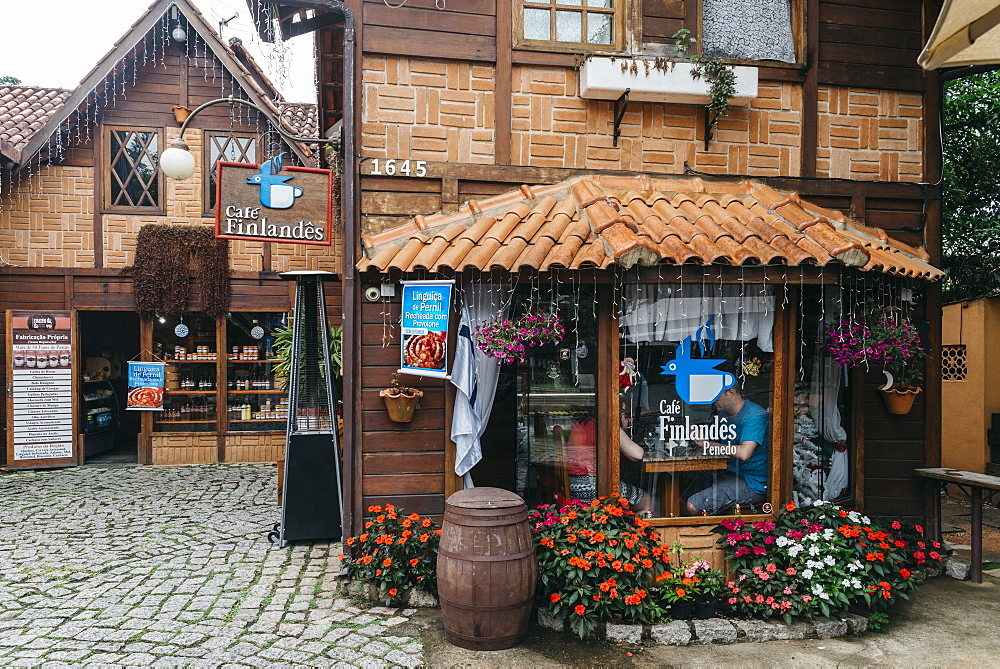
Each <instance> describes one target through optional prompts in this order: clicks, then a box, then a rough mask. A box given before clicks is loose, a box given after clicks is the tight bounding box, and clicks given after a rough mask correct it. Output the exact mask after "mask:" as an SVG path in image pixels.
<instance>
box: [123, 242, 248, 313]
mask: <svg viewBox="0 0 1000 669" xmlns="http://www.w3.org/2000/svg"><path fill="white" fill-rule="evenodd" d="M192 272H194V274H195V276H196V278H197V279H198V285H199V287H200V288H201V305H202V311H204V312H205V313H206V314H207V315H209V316H211V317H212V318H218V317H219V316H223V315H225V314H226V312H228V311H229V300H230V296H231V292H230V284H229V279H230V275H231V274H232V271H231V270H230V269H229V244H228V242H227V241H226V240H225V239H216V238H215V228H214V226H211V225H200V224H195V223H147V224H146V225H144V226H142V227H141V228H140V229H139V234H138V235H137V236H136V250H135V262H134V264H133V265H132V266H131V267H126V268H125V269H124V270H123V273H124V274H128V275H131V276H132V279H133V281H134V293H135V310H136V311H137V312H139V315H140V316H143V317H145V318H152V317H153V316H158V315H177V314H181V313H184V311H186V310H187V302H188V297H189V293H190V291H191V281H190V277H191V273H192Z"/></svg>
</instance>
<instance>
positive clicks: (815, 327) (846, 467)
mask: <svg viewBox="0 0 1000 669" xmlns="http://www.w3.org/2000/svg"><path fill="white" fill-rule="evenodd" d="M802 290H803V296H802V300H801V305H802V306H801V310H802V313H801V314H800V327H801V331H802V334H801V337H802V339H801V342H800V345H799V346H798V347H797V361H796V372H795V398H794V403H795V404H794V421H793V423H792V498H793V500H794V501H795V502H796V503H798V504H800V505H806V504H812V503H813V502H814V501H816V500H826V501H829V502H839V501H843V500H846V499H848V498H849V497H850V496H851V481H852V478H853V477H852V472H851V459H852V458H851V450H852V446H851V439H850V435H851V430H850V424H849V417H850V415H851V387H850V384H849V379H850V376H849V374H848V372H847V371H846V370H845V369H844V368H842V367H839V366H838V365H837V364H836V363H835V362H834V361H833V358H831V356H830V355H829V354H828V353H827V351H826V348H825V346H824V344H823V342H824V338H825V331H826V330H827V328H828V327H829V326H830V325H831V324H832V323H834V322H835V321H836V320H837V319H838V318H839V317H840V309H841V305H842V303H843V302H842V297H841V290H840V288H839V287H836V286H825V287H824V286H805V287H803V288H802Z"/></svg>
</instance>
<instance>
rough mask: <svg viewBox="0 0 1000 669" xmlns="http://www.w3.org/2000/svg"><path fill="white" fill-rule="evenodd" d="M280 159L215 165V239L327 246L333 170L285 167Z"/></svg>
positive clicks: (331, 212)
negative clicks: (261, 162) (216, 168)
mask: <svg viewBox="0 0 1000 669" xmlns="http://www.w3.org/2000/svg"><path fill="white" fill-rule="evenodd" d="M283 155H284V154H279V155H277V156H275V157H274V158H272V159H271V160H267V161H265V162H264V163H263V164H261V165H249V164H245V163H227V162H222V161H219V163H218V174H217V176H216V198H215V203H216V204H215V236H216V237H218V238H220V239H249V240H254V241H261V242H286V243H290V244H317V245H323V246H329V245H330V244H331V243H332V237H331V234H330V232H331V225H330V221H331V219H332V216H333V172H332V171H331V170H320V169H313V168H308V167H284V166H283V164H282V156H283Z"/></svg>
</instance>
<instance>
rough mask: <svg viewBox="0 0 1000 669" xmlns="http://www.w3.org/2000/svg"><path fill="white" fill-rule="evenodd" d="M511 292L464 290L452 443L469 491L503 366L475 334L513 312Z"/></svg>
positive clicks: (486, 287) (488, 287)
mask: <svg viewBox="0 0 1000 669" xmlns="http://www.w3.org/2000/svg"><path fill="white" fill-rule="evenodd" d="M509 297H510V288H509V287H503V286H500V285H498V284H491V283H470V284H466V285H464V286H462V318H461V320H460V321H459V325H458V340H457V343H456V344H455V363H454V366H453V369H452V373H451V383H452V385H454V386H455V388H456V393H455V411H454V415H453V416H452V421H451V439H452V441H454V442H455V446H456V448H455V473H456V474H458V475H459V476H461V477H463V480H464V482H465V487H466V488H471V487H473V482H472V475H471V474H470V473H469V472H470V471H471V470H472V468H473V467H475V466H476V463H477V462H479V461H480V460H482V458H483V450H482V446H481V444H480V441H479V438H480V437H481V436H482V434H483V431H484V430H486V425H487V424H488V423H489V419H490V412H491V411H492V410H493V399H494V397H495V396H496V390H497V379H498V378H499V376H500V363H499V361H497V359H496V358H493V357H490V356H488V355H486V354H485V353H483V352H482V351H481V350H479V347H478V346H477V345H476V342H475V340H474V339H473V338H472V333H473V332H474V331H475V329H476V326H478V325H481V324H483V323H485V322H486V321H488V320H490V319H492V318H494V317H496V316H497V315H500V316H501V317H506V316H507V312H508V311H509V303H510V299H509Z"/></svg>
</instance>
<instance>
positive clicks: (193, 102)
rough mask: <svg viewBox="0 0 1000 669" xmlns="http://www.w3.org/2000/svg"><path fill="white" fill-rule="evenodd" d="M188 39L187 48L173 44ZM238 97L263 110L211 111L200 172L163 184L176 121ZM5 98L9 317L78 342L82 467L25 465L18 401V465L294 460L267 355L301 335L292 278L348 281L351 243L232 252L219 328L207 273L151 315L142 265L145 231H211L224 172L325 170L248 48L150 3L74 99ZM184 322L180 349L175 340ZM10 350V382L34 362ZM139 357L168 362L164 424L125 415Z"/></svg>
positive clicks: (3, 224) (44, 92) (75, 399)
mask: <svg viewBox="0 0 1000 669" xmlns="http://www.w3.org/2000/svg"><path fill="white" fill-rule="evenodd" d="M176 31H180V33H182V34H183V36H184V39H183V40H178V39H177V37H174V36H171V33H173V32H176ZM228 96H234V97H237V98H243V99H247V100H250V101H252V102H254V103H255V104H256V105H257V106H258V107H259V108H260V109H262V110H263V111H262V112H260V113H258V112H256V111H254V110H252V109H249V108H247V107H240V106H232V107H231V106H230V105H216V106H213V107H209V108H206V109H205V110H204V111H203V112H202V113H200V114H198V115H197V116H196V117H195V118H194V119H193V120H192V123H191V124H190V126H189V127H188V129H187V131H186V132H185V134H184V140H185V141H186V142H187V143H188V145H189V146H190V148H191V152H192V153H193V155H194V156H195V160H196V166H197V169H196V172H195V175H194V176H193V177H192V178H191V179H188V180H186V181H170V180H168V179H166V178H165V177H164V176H163V174H162V173H161V172H160V170H159V169H158V157H159V154H160V153H162V151H163V150H164V149H166V148H167V146H169V144H170V142H171V141H173V140H174V139H176V138H177V137H178V134H179V129H180V125H181V120H183V119H181V118H180V117H178V116H175V113H174V110H172V107H173V108H174V109H179V108H184V109H186V110H188V111H190V110H191V109H194V108H196V107H198V106H199V105H201V104H202V103H204V102H207V101H209V100H213V99H217V98H222V97H228ZM0 97H2V98H3V104H4V106H5V108H6V110H7V111H8V113H9V115H8V116H7V120H6V121H5V124H4V127H3V137H2V139H3V146H2V147H0V148H2V152H3V158H2V160H0V163H2V164H0V168H2V169H0V179H2V184H3V187H2V194H0V203H2V205H0V255H2V261H3V262H2V267H0V308H2V309H4V310H8V312H9V311H30V312H33V313H35V312H37V313H53V312H66V313H68V314H69V316H70V320H71V322H72V330H73V335H72V336H73V342H72V361H73V363H72V397H71V401H72V412H73V413H72V415H73V419H72V435H73V449H72V454H71V455H70V456H69V457H62V458H57V459H52V458H42V459H35V458H32V457H27V458H21V457H18V452H22V453H24V452H26V451H21V450H20V444H19V443H18V442H16V440H15V436H16V430H14V429H13V428H14V421H15V416H14V412H13V410H12V409H13V407H14V402H15V396H16V393H12V392H8V393H7V398H6V401H5V402H4V403H3V406H2V408H0V410H2V411H3V413H4V420H5V425H6V430H5V434H6V440H5V441H6V447H5V448H4V449H0V451H2V455H0V457H2V458H3V461H4V464H5V465H6V466H7V467H12V468H18V467H29V468H31V467H46V466H66V465H74V464H83V463H84V462H85V461H86V460H88V459H91V458H93V457H98V458H106V457H109V456H115V457H116V458H117V459H124V460H131V461H137V462H138V463H140V464H187V463H202V462H273V461H275V460H277V459H279V458H281V457H282V453H283V450H284V438H285V420H284V412H283V409H282V407H283V398H284V397H285V396H286V393H285V392H284V390H282V389H281V387H280V382H278V381H277V380H276V379H275V378H274V375H273V372H272V367H273V357H274V356H273V349H272V347H271V345H272V344H273V335H274V331H275V330H276V329H277V328H279V327H280V326H281V325H282V324H284V323H287V320H286V315H287V314H288V312H290V310H291V303H292V291H293V289H294V284H290V283H288V282H286V281H283V280H281V279H280V277H279V276H278V273H279V272H283V271H289V270H302V269H319V270H327V271H333V272H339V271H340V270H341V267H340V263H339V261H338V258H339V253H338V252H337V249H338V248H339V244H340V241H339V240H334V245H333V246H332V247H303V246H297V245H290V244H280V243H271V242H252V241H241V240H236V241H231V242H229V264H230V267H231V269H232V276H231V282H230V284H231V293H232V299H231V303H230V312H229V313H228V314H226V315H224V316H222V317H219V318H210V317H208V316H206V315H205V314H204V309H203V306H202V296H201V291H200V287H199V283H198V279H197V276H196V272H195V271H194V270H195V269H196V267H192V268H191V272H192V273H191V275H190V277H189V279H188V283H189V287H190V298H189V299H188V301H187V305H186V307H185V309H184V312H183V313H181V314H162V315H161V317H160V318H152V319H149V318H140V317H139V315H138V314H137V313H136V310H135V300H134V290H133V276H132V274H131V273H130V272H129V270H128V268H129V267H130V266H131V265H132V264H133V260H134V254H135V249H136V239H137V234H138V232H139V231H140V229H142V228H143V226H145V225H149V224H164V223H167V224H175V225H178V226H193V227H197V228H214V226H215V214H214V197H215V189H214V182H215V178H214V167H215V163H216V162H217V161H219V160H226V161H230V162H244V163H260V162H262V161H263V160H265V159H266V157H271V156H273V155H275V154H277V153H279V152H285V153H286V154H287V157H286V159H285V160H286V162H291V163H292V164H300V165H301V164H314V160H315V158H314V156H313V155H312V154H311V153H310V152H309V150H308V149H306V148H304V147H302V146H299V145H297V144H288V143H286V142H285V141H284V140H282V139H281V137H280V136H279V135H278V134H276V133H275V131H274V127H275V124H283V125H284V127H285V129H286V130H287V131H290V132H296V133H300V134H302V135H312V134H314V131H310V130H308V129H305V128H301V127H299V126H298V125H297V124H294V125H293V123H292V122H290V121H289V118H288V117H287V116H286V115H283V111H284V110H283V109H282V107H281V97H280V95H279V94H278V93H277V91H276V89H274V87H273V86H272V85H271V83H270V82H269V81H267V79H266V77H264V76H263V75H262V74H261V73H260V70H259V68H257V67H256V65H255V64H254V63H253V62H252V60H250V59H249V56H248V54H247V53H246V51H245V49H243V47H242V45H241V44H239V43H238V42H236V43H233V44H231V45H226V44H225V43H223V42H222V40H221V39H220V38H219V36H218V35H217V34H216V33H215V32H214V31H213V29H212V28H211V27H210V25H209V24H208V22H206V20H205V19H204V17H203V16H202V15H201V14H200V13H199V12H198V11H197V10H196V9H195V8H194V7H193V6H192V5H191V4H190V3H188V2H186V1H185V0H177V1H176V2H169V1H166V0H163V1H158V2H154V3H153V4H152V6H151V7H150V8H149V10H148V11H147V12H146V13H145V14H143V16H142V17H141V18H140V19H139V20H138V21H137V22H136V23H135V24H134V25H133V26H132V27H131V29H130V30H129V32H128V33H127V34H126V35H124V36H123V37H122V38H121V39H120V40H119V41H118V42H117V44H116V45H115V47H114V48H113V49H112V51H111V52H110V53H109V54H108V55H107V56H106V57H105V58H104V59H102V61H101V62H99V63H98V64H97V65H96V67H95V68H94V69H93V70H92V71H91V72H90V73H89V74H88V75H87V76H86V77H85V78H84V79H83V81H82V82H81V84H80V86H79V87H78V88H77V89H76V90H74V91H59V90H51V89H40V88H37V87H29V86H5V87H2V88H0ZM182 111H183V110H182ZM301 111H302V110H301V109H300V108H298V107H295V108H293V109H292V110H291V111H290V112H289V114H291V115H292V116H294V115H296V114H301ZM184 266H185V264H184V263H182V264H181V267H184ZM182 271H184V272H187V271H188V270H187V269H183V270H182ZM329 295H330V297H329V307H330V311H331V314H332V315H333V316H334V318H339V314H340V290H339V289H337V290H332V291H330V293H329ZM181 325H183V328H184V329H186V332H187V334H185V335H184V336H181V335H180V334H179V333H180V332H182V330H181V329H176V328H178V326H181ZM257 325H259V326H261V327H262V328H264V330H265V335H264V336H263V337H261V338H259V339H258V338H256V337H254V336H252V335H251V330H252V329H253V328H254V326H257ZM4 344H5V345H4V346H3V347H0V351H2V353H0V355H2V356H3V358H2V360H0V366H2V368H3V370H4V374H5V378H7V379H8V380H9V379H10V378H11V376H10V375H11V373H12V372H11V368H12V366H14V365H15V364H16V363H18V362H22V361H21V360H20V359H18V358H17V357H15V359H14V360H10V359H9V358H8V355H9V353H10V350H11V348H10V347H11V337H10V332H9V331H6V332H5V334H4ZM236 348H238V349H239V350H238V353H236V354H234V353H233V351H234V349H236ZM251 348H252V349H254V351H255V353H254V354H253V355H251V353H250V349H251ZM181 349H184V351H183V353H180V351H181ZM140 359H141V360H165V361H166V362H167V368H166V391H165V396H166V397H165V410H164V411H163V412H155V413H154V412H135V411H125V410H124V405H125V394H126V389H127V383H126V379H125V372H126V366H127V362H128V361H129V360H140ZM8 387H10V386H9V385H8ZM67 399H70V398H67ZM66 429H69V428H68V426H67V428H66Z"/></svg>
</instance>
